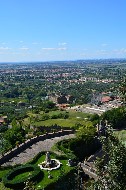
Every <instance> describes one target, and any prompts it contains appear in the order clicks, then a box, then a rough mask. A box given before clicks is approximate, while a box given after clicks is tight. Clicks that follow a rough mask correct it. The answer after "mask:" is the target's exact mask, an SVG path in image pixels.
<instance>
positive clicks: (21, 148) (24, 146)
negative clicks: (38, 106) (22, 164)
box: [0, 130, 74, 165]
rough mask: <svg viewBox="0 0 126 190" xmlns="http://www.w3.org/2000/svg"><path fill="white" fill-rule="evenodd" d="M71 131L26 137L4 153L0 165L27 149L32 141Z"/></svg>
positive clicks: (58, 135)
mask: <svg viewBox="0 0 126 190" xmlns="http://www.w3.org/2000/svg"><path fill="white" fill-rule="evenodd" d="M72 133H74V131H73V130H61V131H58V132H53V133H46V134H43V135H39V136H36V137H33V138H31V139H28V140H27V141H25V142H24V143H22V144H20V145H19V146H18V147H16V148H14V149H12V150H11V151H9V152H7V153H6V154H4V156H3V157H1V158H0V165H2V164H4V163H5V162H7V161H9V160H10V159H11V158H13V157H15V156H16V155H18V154H19V153H21V152H22V151H24V150H25V149H27V148H28V147H30V146H31V145H33V144H34V143H37V142H39V141H43V140H45V139H51V138H54V137H60V136H64V135H68V134H72Z"/></svg>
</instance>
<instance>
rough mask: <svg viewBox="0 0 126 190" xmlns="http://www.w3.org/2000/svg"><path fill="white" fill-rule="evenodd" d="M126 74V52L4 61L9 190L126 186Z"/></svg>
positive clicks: (0, 81) (2, 118)
mask: <svg viewBox="0 0 126 190" xmlns="http://www.w3.org/2000/svg"><path fill="white" fill-rule="evenodd" d="M125 73H126V59H95V60H76V61H50V62H22V63H19V62H18V63H17V62H16V63H12V62H11V63H0V181H1V189H2V188H3V187H4V188H5V189H8V190H9V189H14V190H36V189H37V190H40V189H44V190H59V189H62V190H63V189H66V190H67V189H68V190H69V189H70V190H86V189H87V190H88V189H90V190H93V189H96V190H99V189H100V190H101V189H103V188H104V189H108V190H109V189H115V190H117V189H120V190H126V189H125V187H126V178H125V177H126V130H125V129H126V75H125ZM97 158H98V159H97ZM100 159H101V160H100ZM117 171H118V172H117ZM66 179H69V180H66ZM108 179H109V180H108ZM115 187H117V188H115Z"/></svg>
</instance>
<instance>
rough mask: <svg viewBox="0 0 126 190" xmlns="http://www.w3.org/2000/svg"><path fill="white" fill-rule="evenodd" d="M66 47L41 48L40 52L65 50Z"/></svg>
mask: <svg viewBox="0 0 126 190" xmlns="http://www.w3.org/2000/svg"><path fill="white" fill-rule="evenodd" d="M66 49H67V48H66V47H60V48H42V50H47V51H48V50H66Z"/></svg>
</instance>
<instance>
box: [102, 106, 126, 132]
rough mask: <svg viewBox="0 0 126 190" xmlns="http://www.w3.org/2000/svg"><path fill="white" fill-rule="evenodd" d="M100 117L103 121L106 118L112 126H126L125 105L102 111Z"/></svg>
mask: <svg viewBox="0 0 126 190" xmlns="http://www.w3.org/2000/svg"><path fill="white" fill-rule="evenodd" d="M101 117H102V119H103V120H104V121H105V120H107V121H108V123H109V124H110V125H111V126H112V127H113V128H117V129H120V128H125V127H126V107H119V108H114V109H112V110H109V111H107V112H105V113H103V115H102V116H101Z"/></svg>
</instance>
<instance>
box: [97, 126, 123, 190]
mask: <svg viewBox="0 0 126 190" xmlns="http://www.w3.org/2000/svg"><path fill="white" fill-rule="evenodd" d="M101 142H102V149H103V152H104V154H103V156H102V158H99V159H98V160H97V161H96V169H97V175H98V181H97V182H95V183H94V185H93V190H95V189H96V190H97V189H101V190H102V189H103V190H104V189H110V190H113V189H114V190H119V189H120V190H125V189H126V148H125V147H124V145H123V144H122V143H121V142H120V141H119V139H118V138H117V137H115V136H114V135H113V132H112V131H111V130H110V129H109V130H107V135H106V137H101Z"/></svg>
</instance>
